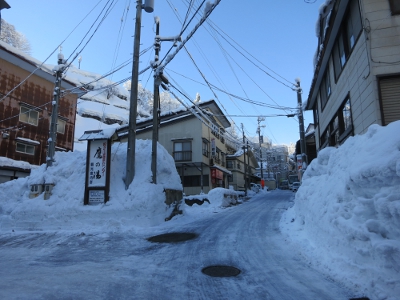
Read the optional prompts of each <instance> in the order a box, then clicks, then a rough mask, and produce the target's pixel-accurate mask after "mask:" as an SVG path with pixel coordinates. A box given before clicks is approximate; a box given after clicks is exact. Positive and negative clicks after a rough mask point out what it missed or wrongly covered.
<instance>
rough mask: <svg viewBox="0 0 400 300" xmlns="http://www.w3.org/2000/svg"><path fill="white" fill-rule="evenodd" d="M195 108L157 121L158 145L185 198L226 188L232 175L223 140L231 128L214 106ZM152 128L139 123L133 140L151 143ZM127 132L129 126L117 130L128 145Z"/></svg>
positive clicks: (146, 122) (149, 123)
mask: <svg viewBox="0 0 400 300" xmlns="http://www.w3.org/2000/svg"><path fill="white" fill-rule="evenodd" d="M197 106H198V108H199V109H196V110H195V109H193V108H192V110H191V111H190V110H179V111H176V112H169V113H168V114H165V115H162V116H161V119H160V128H159V137H158V142H159V143H160V144H161V145H162V146H163V147H164V148H165V149H166V150H167V151H168V153H170V154H171V155H172V157H173V158H174V160H175V165H176V168H177V170H178V173H179V175H180V177H181V180H182V185H183V188H184V193H185V194H186V195H196V194H200V193H201V192H203V193H208V192H209V191H210V190H211V189H213V188H216V187H224V188H228V186H229V185H230V184H231V183H230V182H229V181H228V177H229V178H231V177H232V172H231V170H228V168H227V165H226V162H227V154H231V153H234V152H236V150H235V149H233V148H232V147H230V146H229V145H228V144H227V140H226V136H227V135H226V132H225V129H226V128H228V127H230V126H231V124H230V122H229V121H228V119H227V118H226V117H225V116H224V114H223V113H222V111H221V109H220V108H219V107H218V105H217V104H216V102H215V101H214V100H210V101H206V102H200V103H197ZM200 111H201V112H200ZM152 124H153V120H152V118H149V119H146V120H143V121H138V122H137V125H136V126H137V130H136V138H137V139H152V134H153V131H152ZM127 132H128V126H123V127H121V128H120V129H118V130H117V135H118V136H119V139H120V140H121V141H127V139H128V136H127ZM229 144H232V143H229ZM239 185H240V184H239ZM241 186H243V184H241Z"/></svg>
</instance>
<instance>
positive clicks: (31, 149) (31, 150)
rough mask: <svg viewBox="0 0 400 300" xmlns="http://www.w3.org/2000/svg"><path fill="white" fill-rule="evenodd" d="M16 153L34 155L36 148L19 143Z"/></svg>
mask: <svg viewBox="0 0 400 300" xmlns="http://www.w3.org/2000/svg"><path fill="white" fill-rule="evenodd" d="M15 151H16V152H20V153H25V154H29V155H34V154H35V147H34V146H32V145H28V144H24V143H20V142H17V143H16V149H15Z"/></svg>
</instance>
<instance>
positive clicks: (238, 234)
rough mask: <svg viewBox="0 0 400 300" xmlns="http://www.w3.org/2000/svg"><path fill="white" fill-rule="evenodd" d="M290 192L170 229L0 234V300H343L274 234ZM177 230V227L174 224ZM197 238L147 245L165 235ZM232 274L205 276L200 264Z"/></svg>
mask: <svg viewBox="0 0 400 300" xmlns="http://www.w3.org/2000/svg"><path fill="white" fill-rule="evenodd" d="M293 201H294V194H293V193H292V192H291V191H280V190H275V191H272V192H268V193H259V194H257V195H256V196H254V197H253V198H251V199H250V200H249V201H247V202H245V203H243V204H241V205H238V206H234V207H230V208H227V209H224V210H222V211H219V212H217V213H214V214H211V215H209V216H208V217H206V218H204V219H200V220H197V221H194V222H192V223H187V224H184V225H182V226H181V225H180V223H179V222H176V221H174V220H172V221H169V222H166V223H164V224H161V225H159V226H156V227H151V228H145V229H144V230H143V231H140V232H135V233H133V232H123V231H116V232H114V233H93V232H90V233H88V234H85V228H82V233H73V234H72V233H71V232H62V231H57V232H54V233H52V232H45V233H40V232H32V233H29V232H25V233H18V234H16V233H4V232H3V233H2V234H1V236H0V246H1V251H0V266H1V267H0V278H1V279H2V280H1V281H0V298H1V299H250V298H251V299H349V298H351V295H349V292H348V291H346V290H345V289H343V288H342V287H341V286H340V285H338V284H336V283H335V282H333V280H330V279H329V278H327V277H325V276H323V275H322V274H320V273H318V272H317V271H315V270H313V269H312V268H311V267H310V266H309V264H307V263H306V262H305V261H304V260H302V256H301V255H300V254H299V252H297V251H296V249H294V248H293V246H290V245H289V244H288V243H286V242H285V239H284V237H283V236H282V235H281V233H280V231H279V221H280V218H281V215H282V213H283V212H284V211H285V210H286V209H287V208H288V207H289V206H292V205H293ZM177 223H178V225H177ZM173 231H175V232H178V231H179V232H190V233H196V234H198V236H197V237H196V238H194V239H192V240H188V241H184V242H180V243H153V242H150V241H148V240H147V238H149V237H151V236H154V235H158V234H162V233H166V232H173ZM213 265H225V266H233V267H236V268H238V269H239V270H240V271H241V273H240V274H239V275H238V276H234V277H211V276H208V275H205V274H203V273H202V269H203V268H204V267H207V266H213Z"/></svg>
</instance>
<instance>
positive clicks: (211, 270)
mask: <svg viewBox="0 0 400 300" xmlns="http://www.w3.org/2000/svg"><path fill="white" fill-rule="evenodd" d="M201 271H202V272H203V273H204V274H206V275H208V276H212V277H233V276H237V275H239V274H240V270H239V269H238V268H235V267H231V266H209V267H205V268H203V270H201Z"/></svg>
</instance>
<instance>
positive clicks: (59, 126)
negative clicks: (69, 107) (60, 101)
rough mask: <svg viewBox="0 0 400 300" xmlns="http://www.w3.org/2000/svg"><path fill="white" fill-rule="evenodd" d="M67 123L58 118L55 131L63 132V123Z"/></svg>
mask: <svg viewBox="0 0 400 300" xmlns="http://www.w3.org/2000/svg"><path fill="white" fill-rule="evenodd" d="M66 124H67V122H65V121H64V120H61V119H60V118H58V120H57V132H58V133H61V134H64V133H65V125H66Z"/></svg>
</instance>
